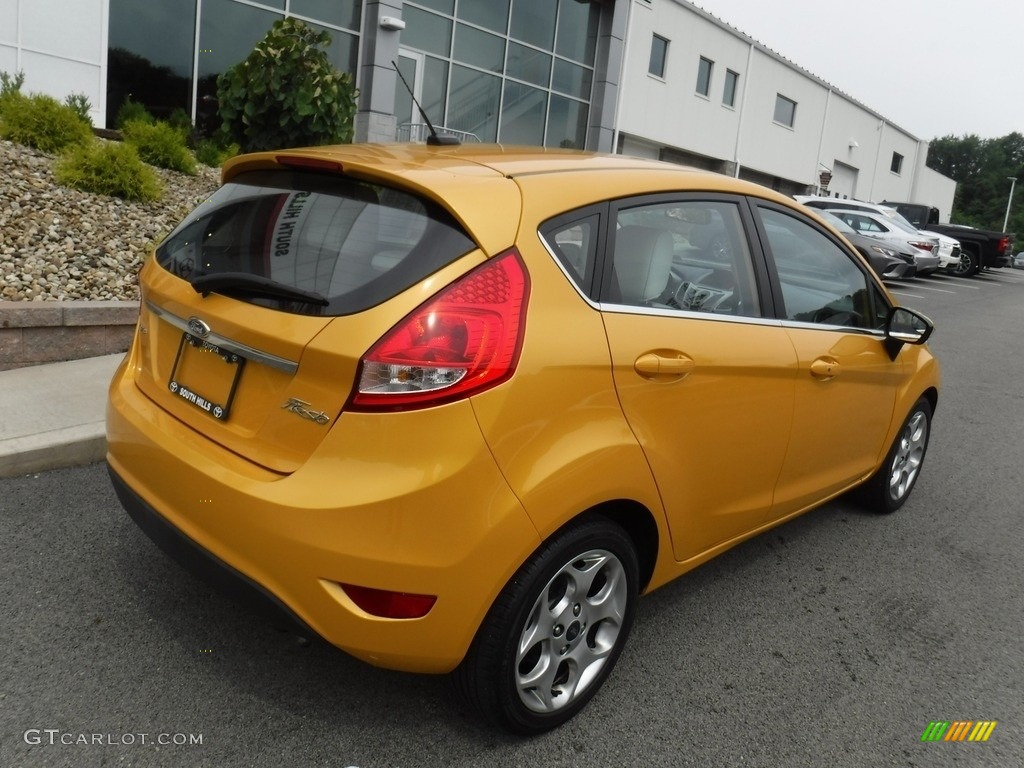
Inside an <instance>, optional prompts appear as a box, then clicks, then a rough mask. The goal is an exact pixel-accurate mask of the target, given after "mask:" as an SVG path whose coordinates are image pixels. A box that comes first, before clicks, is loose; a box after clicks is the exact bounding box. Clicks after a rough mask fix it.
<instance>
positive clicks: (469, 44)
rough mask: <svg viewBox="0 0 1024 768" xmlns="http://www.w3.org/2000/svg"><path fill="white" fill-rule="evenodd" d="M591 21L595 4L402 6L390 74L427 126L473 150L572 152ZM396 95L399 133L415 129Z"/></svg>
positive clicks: (583, 122) (589, 84)
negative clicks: (466, 139)
mask: <svg viewBox="0 0 1024 768" xmlns="http://www.w3.org/2000/svg"><path fill="white" fill-rule="evenodd" d="M600 15H601V5H600V4H599V3H587V2H582V3H581V2H579V1H578V0H487V2H480V0H418V1H417V2H406V3H404V4H403V9H402V18H403V20H404V21H405V24H406V27H405V30H404V31H403V32H402V35H401V41H400V46H401V47H400V49H399V59H400V67H401V68H402V72H403V75H405V77H406V80H408V81H409V82H410V83H416V84H417V86H415V87H418V88H419V89H420V93H419V94H417V95H418V96H422V98H421V99H420V102H421V104H422V105H423V108H424V111H425V112H426V113H427V116H428V117H429V118H430V120H431V122H433V123H436V124H438V125H444V126H446V127H447V128H451V129H454V130H458V131H464V132H466V133H471V134H474V135H475V136H477V137H478V138H479V139H480V140H481V141H500V142H504V143H510V144H513V143H514V144H538V145H545V146H553V147H559V146H561V147H576V148H580V149H582V148H583V147H584V146H586V139H587V125H588V120H589V111H590V104H591V95H592V91H593V87H594V62H595V55H596V51H597V40H598V25H599V21H600ZM421 70H422V74H421ZM410 74H411V75H412V77H411V78H410V77H409V75H410ZM397 87H398V89H401V90H400V91H397V92H396V99H395V118H396V120H397V122H398V124H399V126H401V125H402V124H405V123H419V122H422V120H421V118H420V117H419V115H418V114H414V113H413V108H412V104H411V101H410V99H409V97H408V95H407V94H403V92H402V91H404V87H403V86H402V85H401V83H398V85H397Z"/></svg>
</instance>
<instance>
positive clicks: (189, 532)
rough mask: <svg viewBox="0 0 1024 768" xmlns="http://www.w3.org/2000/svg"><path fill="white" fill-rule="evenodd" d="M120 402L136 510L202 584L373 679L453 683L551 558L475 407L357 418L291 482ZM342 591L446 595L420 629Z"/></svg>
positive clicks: (111, 446) (124, 464)
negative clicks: (509, 597)
mask: <svg viewBox="0 0 1024 768" xmlns="http://www.w3.org/2000/svg"><path fill="white" fill-rule="evenodd" d="M133 371H134V368H133V356H132V355H130V356H129V359H128V360H127V361H126V362H125V363H124V364H122V367H121V368H120V369H119V370H118V373H117V374H116V375H115V377H114V380H113V382H112V383H111V388H110V400H109V403H108V408H107V443H108V454H107V461H108V464H109V466H110V470H111V476H112V478H113V481H114V487H115V488H116V489H117V493H118V496H119V497H120V499H121V501H122V503H123V504H124V506H125V508H126V509H127V510H128V512H129V514H130V515H131V516H132V518H133V519H134V520H135V521H136V523H138V525H139V527H140V528H142V529H143V530H144V531H145V532H146V533H147V534H148V535H149V536H150V537H151V538H152V539H153V540H154V541H156V542H157V543H158V544H159V545H160V546H161V547H162V548H164V549H165V550H167V551H168V552H169V553H170V554H172V555H173V556H174V557H175V558H176V559H177V560H179V562H182V563H183V564H184V565H185V566H186V567H188V568H189V569H190V570H192V571H196V572H198V573H199V574H200V575H203V576H205V577H207V578H209V579H211V580H212V581H214V582H216V583H218V584H220V585H221V586H224V587H226V588H227V589H228V591H229V592H231V593H232V594H233V595H236V596H239V597H240V598H241V599H243V600H244V601H245V602H246V603H247V604H249V605H253V606H255V607H256V608H257V609H258V610H260V611H262V612H263V613H266V614H270V615H271V616H273V617H274V619H275V621H276V623H278V624H282V625H284V626H285V627H287V628H289V629H292V630H294V631H296V632H298V633H299V634H301V635H305V636H307V637H310V636H316V635H318V636H320V637H321V638H323V639H324V640H326V641H327V642H329V643H331V644H333V645H335V646H337V647H338V648H340V649H341V650H343V651H345V652H347V653H350V654H351V655H353V656H355V657H356V658H359V659H361V660H363V661H366V662H369V663H371V664H374V665H377V666H382V667H387V668H391V669H399V670H405V671H411V672H434V673H443V672H448V671H450V670H452V669H454V668H455V666H457V665H458V663H459V662H460V661H461V660H462V657H463V656H464V655H465V652H466V650H467V649H468V647H469V644H470V643H471V642H472V639H473V637H474V635H475V633H476V630H477V628H478V627H479V625H480V623H481V621H482V620H483V618H484V616H485V615H486V613H487V611H488V610H489V608H490V606H491V604H492V602H493V600H494V598H495V597H496V595H497V594H498V593H499V592H500V591H501V589H502V588H503V587H504V585H505V584H506V583H507V581H508V579H509V578H510V577H511V576H512V574H513V573H514V572H515V571H516V569H518V567H519V566H520V565H521V564H522V562H523V561H524V560H525V559H526V558H527V557H528V556H529V554H530V553H531V552H533V550H534V549H536V547H537V546H538V544H539V541H540V539H539V536H538V534H537V531H536V529H535V528H534V527H533V525H532V523H531V522H530V520H529V518H528V516H527V515H526V512H525V511H524V510H523V508H522V506H521V505H520V503H519V501H518V499H517V498H516V497H515V495H514V494H513V493H512V492H511V491H510V490H509V488H508V486H507V484H506V483H505V481H504V479H503V477H502V475H501V473H500V472H499V471H498V469H497V467H496V466H495V464H494V460H493V458H492V457H491V454H490V452H489V451H488V450H487V447H486V445H485V444H484V442H483V439H482V437H481V435H480V431H479V427H478V426H477V423H476V421H475V418H474V417H473V414H472V409H471V408H470V406H469V405H468V404H467V403H461V404H460V403H453V404H451V405H449V406H443V407H441V408H435V409H428V410H423V411H414V412H410V413H396V414H386V415H379V414H378V415H364V414H347V413H346V414H343V415H342V416H341V417H339V419H338V420H337V422H336V423H335V424H334V425H333V427H332V428H331V429H330V432H329V433H328V434H327V435H326V436H325V437H324V440H323V442H322V444H321V445H320V447H319V448H318V449H317V450H316V452H315V453H314V454H313V456H311V458H310V459H309V460H308V461H307V462H306V463H305V464H304V465H303V466H302V467H301V468H300V469H299V470H297V471H296V472H294V473H292V474H291V475H276V474H273V473H270V472H269V471H267V470H265V469H262V468H260V467H258V466H256V465H253V464H251V463H250V462H247V461H246V460H244V459H242V458H241V457H239V456H237V455H235V454H233V453H231V452H230V451H227V450H225V449H224V448H222V447H220V446H218V445H216V444H215V443H213V442H212V441H210V440H208V439H207V438H205V437H204V436H203V435H201V434H199V433H198V432H196V431H195V430H194V429H192V428H190V427H187V426H185V425H184V424H182V423H181V422H179V421H177V420H176V419H174V418H173V417H171V416H169V415H168V414H167V413H166V412H164V411H162V410H161V409H159V408H158V407H157V406H155V405H154V404H153V403H152V401H150V400H149V399H148V398H147V397H145V395H143V394H142V393H141V391H140V390H139V389H138V388H137V387H136V386H135V384H134V381H133ZM341 584H355V585H358V586H363V587H370V588H374V589H383V590H390V591H396V592H408V593H415V594H427V595H435V596H436V597H437V601H436V603H435V604H434V606H433V608H432V609H431V610H430V611H429V613H427V615H426V616H424V617H422V618H418V619H387V618H381V617H378V616H373V615H370V614H367V613H365V612H364V611H363V610H361V609H360V608H359V607H358V606H357V605H356V604H355V603H354V602H352V600H351V599H350V598H349V597H348V595H347V594H346V593H345V591H344V590H343V589H342V587H341V586H340V585H341Z"/></svg>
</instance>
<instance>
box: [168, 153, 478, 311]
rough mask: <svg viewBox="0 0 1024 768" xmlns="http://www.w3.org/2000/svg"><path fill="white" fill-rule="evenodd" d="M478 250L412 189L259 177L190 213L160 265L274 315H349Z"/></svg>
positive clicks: (242, 178) (241, 181)
mask: <svg viewBox="0 0 1024 768" xmlns="http://www.w3.org/2000/svg"><path fill="white" fill-rule="evenodd" d="M475 247H476V246H475V244H474V243H473V241H472V240H471V239H470V238H469V236H468V235H467V234H466V232H465V231H464V230H463V229H462V228H461V227H460V225H459V224H458V223H457V222H456V221H455V219H454V218H453V217H452V216H451V215H450V214H449V213H448V212H447V211H445V210H444V209H443V208H441V207H440V206H438V205H436V204H434V203H432V202H430V201H428V200H424V199H422V198H420V197H417V196H416V195H412V194H410V193H408V192H404V191H401V190H397V189H392V188H390V187H383V186H380V185H377V184H371V183H368V182H361V181H357V180H353V179H349V178H346V177H344V176H337V175H327V174H317V173H308V172H305V173H304V172H297V171H254V172H250V173H245V174H240V175H239V176H237V177H235V178H234V179H233V180H232V181H231V183H229V184H225V185H224V186H223V187H221V188H220V189H219V190H217V191H216V192H215V193H214V194H213V195H212V196H211V197H210V199H209V200H207V201H205V202H204V203H203V204H202V205H200V206H199V207H198V208H197V209H196V210H195V211H193V212H192V213H191V214H190V215H189V216H188V217H187V218H186V219H185V220H184V221H183V222H182V223H181V224H179V225H178V227H177V228H176V229H175V230H174V231H173V232H172V233H171V234H170V235H169V236H168V237H167V239H166V240H164V242H163V243H162V244H161V245H160V247H159V248H157V251H156V259H157V262H158V263H159V264H160V265H161V266H162V267H164V268H165V269H167V270H169V271H170V272H173V273H174V274H175V275H177V276H179V277H181V278H183V279H185V280H188V281H189V282H191V283H193V284H196V286H197V288H198V287H199V286H201V285H203V283H204V278H205V281H206V282H210V281H213V283H215V287H214V288H212V290H213V291H214V292H216V293H223V294H226V295H229V296H232V297H233V298H238V299H241V300H244V301H249V302H251V303H254V304H259V305H261V306H266V307H270V308H272V309H279V310H284V311H288V312H293V313H297V314H313V315H346V314H352V313H354V312H361V311H362V310H365V309H368V308H370V307H373V306H375V305H377V304H380V303H381V302H383V301H387V300H388V299H390V298H391V297H393V296H395V295H397V294H399V293H401V292H402V291H404V290H405V289H406V288H409V287H410V286H412V285H414V284H415V283H417V282H419V281H420V280H422V279H423V278H425V277H427V276H428V275H430V274H432V273H434V272H436V271H437V270H438V269H440V268H441V267H444V266H445V265H447V264H450V263H451V262H453V261H455V260H456V259H457V258H459V257H460V256H462V255H463V254H466V253H468V252H469V251H471V250H473V249H474V248H475ZM213 283H211V284H213ZM304 296H308V297H310V299H308V300H307V299H306V298H303V297H304Z"/></svg>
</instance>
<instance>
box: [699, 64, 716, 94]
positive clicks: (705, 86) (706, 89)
mask: <svg viewBox="0 0 1024 768" xmlns="http://www.w3.org/2000/svg"><path fill="white" fill-rule="evenodd" d="M714 68H715V62H713V61H712V60H711V59H705V58H704V57H703V56H701V57H700V64H698V65H697V93H699V94H700V95H701V96H707V95H708V94H709V93H711V70H712V69H714Z"/></svg>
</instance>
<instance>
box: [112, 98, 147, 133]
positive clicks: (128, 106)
mask: <svg viewBox="0 0 1024 768" xmlns="http://www.w3.org/2000/svg"><path fill="white" fill-rule="evenodd" d="M155 122H156V118H154V117H153V116H152V115H151V114H149V110H148V109H146V107H145V106H144V105H142V104H140V103H139V102H137V101H132V100H131V97H128V98H127V99H125V100H124V101H123V102H122V103H121V108H120V109H118V110H117V117H116V118H115V119H114V126H115V127H116V128H118V129H123V128H124V126H125V123H155Z"/></svg>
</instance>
